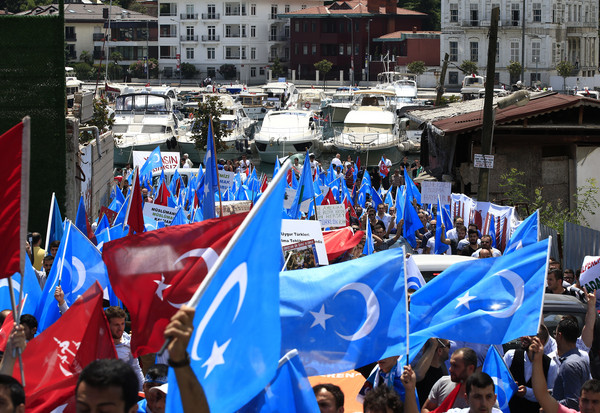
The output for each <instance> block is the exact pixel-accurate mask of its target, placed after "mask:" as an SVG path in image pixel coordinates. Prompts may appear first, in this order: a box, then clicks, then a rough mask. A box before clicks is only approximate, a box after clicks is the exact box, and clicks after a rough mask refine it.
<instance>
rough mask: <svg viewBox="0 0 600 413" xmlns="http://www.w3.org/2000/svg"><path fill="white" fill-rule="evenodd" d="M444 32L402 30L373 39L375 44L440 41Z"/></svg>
mask: <svg viewBox="0 0 600 413" xmlns="http://www.w3.org/2000/svg"><path fill="white" fill-rule="evenodd" d="M441 34H442V32H435V31H410V30H402V31H397V32H393V33H387V34H384V35H383V36H380V37H378V38H376V39H373V41H374V42H377V41H379V42H383V41H397V42H401V41H404V40H406V39H439V38H440V35H441Z"/></svg>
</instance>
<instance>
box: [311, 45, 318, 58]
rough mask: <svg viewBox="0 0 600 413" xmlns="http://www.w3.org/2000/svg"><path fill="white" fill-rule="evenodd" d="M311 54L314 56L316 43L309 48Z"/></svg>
mask: <svg viewBox="0 0 600 413" xmlns="http://www.w3.org/2000/svg"><path fill="white" fill-rule="evenodd" d="M310 52H311V54H312V55H313V56H314V55H316V54H317V45H316V44H313V45H312V46H311V49H310Z"/></svg>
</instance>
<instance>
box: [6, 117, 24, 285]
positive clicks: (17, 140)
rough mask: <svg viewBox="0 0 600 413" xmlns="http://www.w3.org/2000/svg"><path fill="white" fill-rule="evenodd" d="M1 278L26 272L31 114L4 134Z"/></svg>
mask: <svg viewBox="0 0 600 413" xmlns="http://www.w3.org/2000/svg"><path fill="white" fill-rule="evenodd" d="M0 157H1V158H0V164H2V173H1V174H0V222H2V225H1V226H0V251H2V254H0V278H6V277H9V276H11V275H13V274H14V273H15V272H20V273H21V274H23V269H24V263H25V239H26V236H27V215H28V214H29V117H27V118H25V119H23V122H21V123H19V124H18V125H16V126H14V127H13V128H11V129H10V130H9V131H8V132H6V133H4V134H3V135H0Z"/></svg>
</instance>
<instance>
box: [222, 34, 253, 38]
mask: <svg viewBox="0 0 600 413" xmlns="http://www.w3.org/2000/svg"><path fill="white" fill-rule="evenodd" d="M225 37H227V38H230V37H248V36H246V35H245V34H241V33H229V34H227V33H225Z"/></svg>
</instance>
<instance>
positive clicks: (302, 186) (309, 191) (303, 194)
mask: <svg viewBox="0 0 600 413" xmlns="http://www.w3.org/2000/svg"><path fill="white" fill-rule="evenodd" d="M292 175H293V174H292ZM314 196H315V188H314V186H313V179H312V174H311V169H310V158H309V155H308V149H307V150H306V155H305V157H304V166H303V167H302V173H301V174H300V182H299V183H298V189H297V190H296V196H295V197H294V203H293V204H292V207H291V208H290V216H291V217H292V219H299V218H300V205H301V204H302V202H304V201H306V200H307V199H313V198H314ZM280 215H281V214H280Z"/></svg>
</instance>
